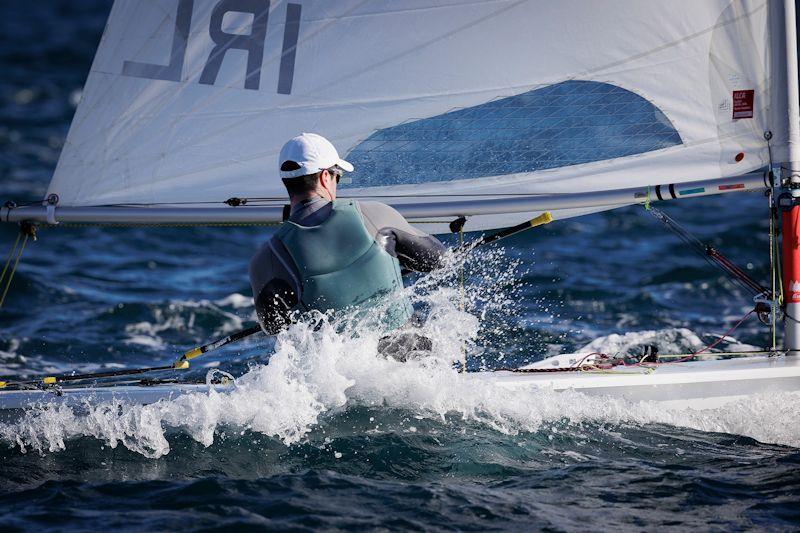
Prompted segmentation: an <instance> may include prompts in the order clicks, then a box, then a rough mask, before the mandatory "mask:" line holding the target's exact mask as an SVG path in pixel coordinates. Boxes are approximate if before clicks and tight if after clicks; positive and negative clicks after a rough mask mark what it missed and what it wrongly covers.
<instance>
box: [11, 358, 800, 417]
mask: <svg viewBox="0 0 800 533" xmlns="http://www.w3.org/2000/svg"><path fill="white" fill-rule="evenodd" d="M576 357H577V358H578V359H580V357H581V356H580V355H579V354H578V355H577V356H575V355H571V356H570V355H567V356H560V357H559V358H553V359H549V360H546V361H542V362H541V363H538V364H536V365H532V367H536V368H553V367H554V366H553V364H552V363H554V362H555V361H557V360H559V359H560V360H561V361H564V360H566V359H567V358H571V359H573V360H575V358H576ZM529 368H531V367H529ZM466 379H470V380H476V381H478V382H481V381H483V382H486V383H491V384H495V385H500V386H502V387H508V388H509V389H524V388H550V389H553V390H556V391H564V390H574V391H577V392H581V393H584V394H589V395H593V396H608V397H613V398H621V399H625V400H628V401H631V402H640V401H651V402H658V403H659V404H660V405H662V406H663V407H666V408H676V409H686V408H691V409H695V410H703V409H714V408H717V407H720V406H723V405H725V404H727V403H730V402H734V401H737V400H742V399H746V398H748V397H750V396H753V395H756V394H765V393H774V392H786V391H800V357H797V356H774V357H767V356H757V357H743V358H737V359H727V360H716V361H695V362H685V363H668V364H661V365H659V366H658V367H656V368H655V370H653V371H652V372H648V371H646V370H645V369H644V368H642V367H633V368H631V367H616V368H615V369H612V370H609V371H605V372H597V371H581V372H541V373H539V372H537V373H526V372H510V371H498V372H481V373H473V374H469V375H468V376H466ZM231 386H233V385H211V386H209V385H204V384H198V385H177V384H169V385H155V386H137V385H125V386H117V387H95V388H84V389H64V390H63V391H55V390H45V391H42V390H34V391H3V392H0V410H3V411H5V410H12V409H23V408H26V407H28V406H31V405H35V404H41V403H51V404H68V405H73V406H77V407H80V406H82V405H86V404H97V403H101V402H107V401H111V400H119V401H124V402H129V403H137V404H148V403H153V402H156V401H158V400H162V399H166V400H169V399H174V398H176V397H178V396H180V395H182V394H186V393H190V392H195V393H208V392H209V391H210V390H211V389H212V388H213V389H214V390H217V391H224V390H225V389H226V388H229V387H231Z"/></svg>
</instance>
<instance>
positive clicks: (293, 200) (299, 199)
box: [289, 192, 329, 207]
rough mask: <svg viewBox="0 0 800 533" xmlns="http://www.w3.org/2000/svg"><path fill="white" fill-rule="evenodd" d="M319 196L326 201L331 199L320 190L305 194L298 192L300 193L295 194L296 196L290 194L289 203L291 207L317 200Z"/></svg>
mask: <svg viewBox="0 0 800 533" xmlns="http://www.w3.org/2000/svg"><path fill="white" fill-rule="evenodd" d="M317 198H320V199H322V200H325V201H326V202H327V201H329V200H328V198H326V197H325V195H324V194H320V193H318V192H312V193H310V194H303V195H299V194H298V195H295V196H290V197H289V205H290V206H291V207H294V206H296V205H297V204H302V203H303V202H308V201H312V200H316V199H317Z"/></svg>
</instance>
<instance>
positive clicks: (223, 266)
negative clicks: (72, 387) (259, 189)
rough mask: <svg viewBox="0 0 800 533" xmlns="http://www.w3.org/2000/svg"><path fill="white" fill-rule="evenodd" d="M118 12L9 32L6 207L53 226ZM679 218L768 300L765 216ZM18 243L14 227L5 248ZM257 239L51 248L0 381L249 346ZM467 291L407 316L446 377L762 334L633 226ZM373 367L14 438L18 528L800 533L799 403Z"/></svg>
mask: <svg viewBox="0 0 800 533" xmlns="http://www.w3.org/2000/svg"><path fill="white" fill-rule="evenodd" d="M109 9H110V2H109V1H107V0H80V1H78V0H61V1H58V0H48V1H41V2H24V1H21V0H4V1H3V2H2V3H1V4H0V69H1V71H0V199H1V200H3V201H5V200H8V199H13V200H17V201H31V200H37V199H40V198H42V196H43V194H44V191H45V189H46V187H47V184H48V181H49V179H50V176H51V175H52V172H53V170H54V168H55V165H56V161H57V159H58V156H59V152H60V149H61V146H62V145H63V143H64V139H65V136H66V133H67V129H68V127H69V123H70V120H71V118H72V115H73V113H74V111H75V106H76V104H77V101H78V100H79V98H80V91H81V87H82V85H83V83H84V81H85V77H86V75H87V72H88V69H89V66H90V64H91V60H92V58H93V55H94V52H95V49H96V47H97V43H98V41H99V38H100V35H101V33H102V30H103V26H104V24H105V20H106V16H107V14H108V11H109ZM664 210H665V211H666V212H667V213H668V214H669V215H670V216H672V217H674V218H675V219H676V220H678V221H680V222H681V224H683V225H684V226H685V227H687V228H688V229H690V230H691V231H692V232H693V233H694V234H696V235H697V236H698V237H699V238H700V239H701V240H703V241H705V242H707V243H709V244H712V245H714V246H716V247H718V248H719V249H720V250H722V251H723V252H724V253H725V254H726V255H727V256H728V257H730V258H731V259H732V260H733V261H734V262H736V263H737V264H739V265H741V266H742V268H744V269H745V270H747V272H748V273H750V274H751V275H752V276H753V277H755V278H756V279H758V280H759V281H761V282H762V283H768V279H769V240H768V216H767V213H768V210H767V200H766V199H765V198H764V197H763V196H761V195H759V194H732V195H726V196H717V197H711V198H706V199H699V200H694V201H685V202H680V203H674V204H665V205H664ZM16 231H17V228H16V227H14V226H12V225H8V224H2V225H0V244H1V245H3V246H7V247H10V246H11V245H12V243H13V241H14V238H15V236H16ZM269 231H270V230H269V229H267V228H263V227H231V228H99V227H70V226H66V225H62V226H60V227H57V228H42V229H41V230H40V232H39V239H38V240H37V241H36V242H35V243H31V244H29V246H28V247H27V248H26V250H25V254H24V257H23V259H22V262H21V264H20V267H19V269H18V272H17V274H16V277H15V279H14V283H13V285H12V287H11V290H10V292H9V295H8V301H7V303H6V304H5V306H4V307H3V308H2V310H0V377H11V378H15V379H18V378H23V377H30V376H35V375H38V374H42V373H46V372H48V373H51V372H71V371H98V370H113V369H120V368H133V367H137V366H152V365H161V364H165V363H170V362H171V361H172V360H174V358H175V357H176V356H177V355H178V354H180V353H182V352H183V351H184V350H186V349H188V348H191V347H193V346H196V345H198V344H199V343H203V342H205V341H208V340H210V339H214V338H216V337H219V336H221V335H225V334H228V333H230V332H233V331H236V330H238V329H240V328H242V327H244V326H246V325H249V324H250V323H252V321H253V317H254V311H253V307H252V302H251V294H250V289H249V284H248V279H247V263H248V260H249V257H250V256H251V255H252V254H253V252H254V251H255V250H256V249H257V247H258V246H259V245H260V244H261V243H262V242H264V241H265V239H266V238H267V237H268V236H269ZM474 237H475V236H474V235H468V236H467V238H474ZM444 239H446V240H447V242H448V243H449V244H454V243H455V242H456V240H455V238H454V237H453V236H446V237H444ZM3 254H4V255H3V257H5V252H3ZM464 268H465V273H466V281H465V286H466V291H465V293H466V295H467V297H466V302H465V303H466V312H461V311H460V309H459V305H460V298H461V296H460V289H459V284H458V278H459V276H458V272H457V269H455V267H454V269H453V270H451V271H450V272H445V273H444V274H441V275H439V276H438V277H433V278H419V279H417V280H415V281H414V282H413V289H412V290H413V291H414V293H415V295H416V296H415V297H416V298H417V300H418V301H419V307H422V308H424V309H427V313H428V314H427V322H426V325H425V327H426V328H428V333H429V334H430V335H431V336H432V337H433V338H434V340H435V343H436V347H437V350H439V351H440V352H447V353H456V354H458V353H460V351H461V350H462V349H467V351H468V353H469V354H470V358H469V366H470V368H471V369H479V368H484V369H492V368H499V367H503V366H517V365H520V364H524V363H528V362H533V361H537V360H540V359H542V358H543V357H545V356H548V355H553V354H557V353H563V352H570V351H574V350H577V349H580V348H582V347H584V346H586V345H587V344H589V343H591V342H594V344H593V346H594V347H596V348H597V349H600V350H604V351H608V352H613V353H629V354H636V353H639V352H640V350H641V349H642V348H643V346H645V345H647V344H656V345H658V346H659V348H660V349H661V351H662V352H664V353H666V352H672V353H675V352H679V351H693V350H697V349H699V348H701V347H702V346H704V345H706V344H708V343H710V342H713V341H714V340H716V339H717V338H718V336H719V335H720V334H722V333H724V332H725V331H726V330H728V329H729V328H730V327H731V326H733V325H734V324H735V323H736V322H737V321H738V320H739V318H740V317H742V316H743V315H744V314H745V313H746V312H747V311H748V310H749V309H750V308H752V301H751V299H750V296H749V294H748V293H746V292H745V291H743V290H742V289H740V288H739V287H738V286H737V285H736V284H734V283H732V282H731V281H730V280H729V279H728V278H727V277H726V276H724V275H723V274H721V273H720V272H719V271H718V270H716V269H714V268H713V267H712V266H710V265H709V264H707V263H706V262H705V261H704V260H703V259H702V258H701V257H700V256H698V255H696V254H695V253H694V252H693V250H692V249H691V248H688V247H687V246H686V245H685V244H684V243H683V242H682V241H681V240H680V239H678V238H677V237H676V236H675V235H674V234H672V233H670V232H668V231H666V230H665V229H664V227H663V226H662V225H661V224H660V223H659V222H658V221H657V220H656V219H655V218H654V217H653V216H651V215H650V214H648V213H647V211H646V210H645V209H643V208H642V207H630V208H625V209H619V210H616V211H611V212H606V213H601V214H596V215H591V216H587V217H583V218H577V219H569V220H563V221H557V222H555V223H553V224H550V225H548V226H545V227H543V228H538V229H536V230H531V231H528V232H527V233H524V234H521V235H518V236H515V237H513V238H510V239H507V240H504V241H502V242H501V243H500V244H498V245H496V246H494V247H492V248H491V249H490V248H488V247H487V248H485V249H483V250H481V251H480V252H477V253H476V254H475V255H474V256H473V257H469V258H467V259H466V260H465V265H464ZM733 337H735V341H729V342H725V343H722V344H721V345H720V348H728V349H734V350H736V349H760V348H763V347H765V346H768V345H769V344H770V342H771V339H770V331H769V328H768V327H766V326H764V325H762V324H760V323H759V322H758V321H757V320H755V319H754V318H751V319H749V320H747V321H746V322H744V324H743V325H742V326H741V327H740V328H739V329H738V330H737V331H736V332H735V333H734V334H733ZM779 340H780V339H779ZM375 341H376V339H375V338H374V336H371V335H370V332H361V334H360V335H352V336H346V335H341V334H339V333H338V332H337V330H336V328H333V327H330V326H328V325H323V326H322V327H319V328H317V330H316V331H315V330H314V329H313V328H311V327H306V328H303V327H301V326H297V327H295V328H294V329H293V330H292V331H290V332H288V333H286V334H284V335H282V336H281V337H280V338H278V339H277V340H274V339H266V338H264V337H261V338H257V339H249V340H247V341H245V342H242V343H239V344H236V345H233V346H230V347H226V348H225V349H222V350H220V351H219V352H215V353H214V354H210V355H208V356H206V357H204V358H202V359H198V362H197V363H196V364H194V365H193V369H192V370H190V371H189V373H188V374H187V375H188V376H189V377H192V378H197V379H204V377H205V375H206V373H207V372H208V371H210V370H213V369H219V370H225V371H228V372H230V373H232V374H234V375H235V376H241V377H240V378H239V380H241V381H242V383H243V384H244V385H245V386H244V387H242V390H240V391H238V392H237V393H236V394H231V395H225V394H212V395H210V396H202V397H191V398H188V399H184V400H180V401H179V400H176V401H172V402H165V403H163V404H159V405H157V406H150V407H147V408H142V407H135V406H128V405H120V404H114V405H107V406H104V407H100V408H97V409H95V410H90V411H88V412H86V411H79V410H72V409H69V408H60V409H38V410H37V409H31V410H29V411H27V412H24V413H22V414H21V415H20V416H19V417H18V418H15V419H9V420H2V421H0V462H1V463H2V468H1V469H0V517H2V518H0V520H1V523H2V528H3V529H4V530H7V531H8V530H39V529H47V530H92V531H96V530H98V529H101V528H102V529H111V528H113V529H115V530H171V529H182V530H221V529H223V528H233V527H237V528H249V529H256V528H275V529H282V530H317V529H354V528H358V529H370V530H372V529H375V530H399V529H403V530H405V529H410V530H523V529H524V530H528V529H545V530H558V531H561V530H566V531H569V530H586V529H589V530H597V529H604V530H605V529H637V530H643V529H657V528H658V529H661V528H671V529H680V530H687V529H690V528H695V529H702V530H725V531H728V530H746V529H765V530H795V529H798V524H799V523H800V453H798V446H800V407H798V403H800V394H795V393H792V394H783V395H776V396H771V397H767V398H763V397H762V398H757V399H756V400H754V401H753V402H751V403H750V404H748V405H738V406H737V407H735V408H732V409H727V410H718V411H712V412H710V413H696V412H695V413H680V412H667V411H666V410H664V409H661V408H658V407H657V406H653V405H639V404H625V403H624V402H622V403H620V402H604V401H603V400H602V399H597V398H588V397H583V396H581V395H579V394H568V393H564V394H555V393H552V392H550V393H548V392H547V391H544V392H541V393H534V392H531V393H528V394H522V395H520V394H517V395H515V396H513V397H512V396H509V395H507V394H505V393H504V392H503V391H502V390H500V389H494V388H491V387H488V388H487V389H485V390H477V389H476V388H474V387H465V386H464V384H463V383H462V382H461V381H459V380H458V379H457V377H456V376H455V373H454V372H453V371H452V369H450V368H449V365H447V364H439V365H437V364H433V363H431V364H427V365H422V364H415V363H412V364H408V365H403V364H400V363H395V362H391V361H386V360H382V359H378V358H377V357H376V356H375ZM448 350H449V352H448ZM268 361H270V364H267V362H268Z"/></svg>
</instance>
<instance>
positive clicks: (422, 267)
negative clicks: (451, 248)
mask: <svg viewBox="0 0 800 533" xmlns="http://www.w3.org/2000/svg"><path fill="white" fill-rule="evenodd" d="M378 235H380V236H381V237H383V238H384V239H386V241H385V244H384V246H385V249H386V251H387V252H389V253H390V254H392V255H393V256H395V257H397V260H398V261H400V266H401V267H402V268H403V270H413V271H416V272H430V271H431V270H436V269H437V268H441V267H442V266H443V264H444V254H445V251H446V248H445V247H444V245H443V244H442V243H441V242H439V239H437V238H436V237H432V236H430V235H417V234H413V233H408V232H405V231H403V230H401V229H398V228H381V229H380V230H378Z"/></svg>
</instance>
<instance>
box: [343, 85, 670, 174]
mask: <svg viewBox="0 0 800 533" xmlns="http://www.w3.org/2000/svg"><path fill="white" fill-rule="evenodd" d="M678 144H681V138H680V135H679V134H678V132H677V130H676V129H675V127H674V126H673V125H672V123H671V122H670V121H669V119H668V118H667V117H666V116H665V115H664V113H662V112H661V111H660V110H659V109H658V108H657V107H656V106H654V105H653V104H652V103H650V102H649V101H647V100H646V99H644V98H642V97H641V96H639V95H637V94H635V93H633V92H631V91H628V90H626V89H623V88H621V87H618V86H616V85H612V84H609V83H601V82H594V81H576V80H572V81H565V82H562V83H558V84H555V85H550V86H547V87H543V88H539V89H535V90H532V91H528V92H525V93H522V94H518V95H515V96H510V97H505V98H500V99H496V100H493V101H491V102H487V103H485V104H480V105H477V106H474V107H470V108H465V109H458V110H455V111H451V112H449V113H445V114H442V115H438V116H434V117H430V118H425V119H420V120H413V121H410V122H406V123H404V124H400V125H397V126H393V127H390V128H385V129H382V130H378V131H376V132H375V133H373V134H372V135H370V136H369V137H368V138H367V139H366V140H364V141H363V142H362V143H360V144H359V145H357V146H356V147H355V148H353V150H351V151H350V153H349V154H348V155H347V156H346V157H347V160H348V161H351V162H352V163H353V164H354V165H355V172H354V173H353V181H352V182H353V185H354V186H357V187H371V186H381V185H400V184H409V183H428V182H440V181H451V180H458V179H474V178H481V177H484V176H498V175H503V174H514V173H522V172H533V171H536V170H544V169H551V168H557V167H564V166H569V165H577V164H581V163H591V162H594V161H603V160H607V159H614V158H620V157H626V156H630V155H635V154H640V153H644V152H650V151H653V150H659V149H663V148H667V147H670V146H675V145H678Z"/></svg>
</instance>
